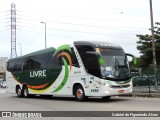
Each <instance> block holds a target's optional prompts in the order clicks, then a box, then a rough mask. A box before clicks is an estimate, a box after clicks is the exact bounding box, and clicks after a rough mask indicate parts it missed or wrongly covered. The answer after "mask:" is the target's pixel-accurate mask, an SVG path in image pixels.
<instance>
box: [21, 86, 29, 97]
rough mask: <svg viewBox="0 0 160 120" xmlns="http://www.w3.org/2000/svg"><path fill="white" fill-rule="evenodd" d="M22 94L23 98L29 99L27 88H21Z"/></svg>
mask: <svg viewBox="0 0 160 120" xmlns="http://www.w3.org/2000/svg"><path fill="white" fill-rule="evenodd" d="M22 94H23V96H24V97H29V91H28V87H27V86H24V87H23V90H22Z"/></svg>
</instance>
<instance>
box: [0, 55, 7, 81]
mask: <svg viewBox="0 0 160 120" xmlns="http://www.w3.org/2000/svg"><path fill="white" fill-rule="evenodd" d="M7 60H8V58H7V57H0V79H2V78H3V77H4V75H5V72H6V62H7Z"/></svg>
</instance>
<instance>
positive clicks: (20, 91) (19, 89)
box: [16, 86, 22, 97]
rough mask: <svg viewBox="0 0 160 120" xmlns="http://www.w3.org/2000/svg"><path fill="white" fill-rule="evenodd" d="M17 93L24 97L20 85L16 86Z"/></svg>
mask: <svg viewBox="0 0 160 120" xmlns="http://www.w3.org/2000/svg"><path fill="white" fill-rule="evenodd" d="M16 93H17V96H18V97H22V90H21V88H20V86H17V87H16Z"/></svg>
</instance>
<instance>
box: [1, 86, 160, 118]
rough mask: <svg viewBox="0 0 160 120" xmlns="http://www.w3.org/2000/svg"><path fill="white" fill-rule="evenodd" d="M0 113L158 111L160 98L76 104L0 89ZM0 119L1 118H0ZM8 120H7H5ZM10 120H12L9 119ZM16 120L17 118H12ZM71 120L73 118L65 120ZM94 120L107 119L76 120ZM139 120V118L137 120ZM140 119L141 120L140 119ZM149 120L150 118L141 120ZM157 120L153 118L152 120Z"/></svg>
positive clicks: (112, 99) (69, 100) (70, 98)
mask: <svg viewBox="0 0 160 120" xmlns="http://www.w3.org/2000/svg"><path fill="white" fill-rule="evenodd" d="M0 111H160V98H146V97H112V98H111V99H110V100H109V101H107V102H106V101H103V100H102V99H100V98H89V99H88V100H87V101H86V102H77V101H76V100H75V98H73V97H52V98H41V97H33V98H18V97H17V96H16V94H9V93H5V89H0ZM0 119H1V118H0ZM7 119H8V118H7ZM10 119H11V120H12V119H13V118H10ZM14 119H15V120H17V118H14ZM42 119H45V120H61V119H64V118H59V117H58V118H42ZM65 119H67V120H72V119H74V120H75V118H73V117H72V118H69V117H67V118H65ZM81 119H82V120H88V119H89V120H90V119H92V120H94V119H95V120H96V119H102V120H103V119H104V120H106V119H109V118H108V117H107V118H91V117H90V118H86V117H82V118H80V117H78V118H76V120H81ZM110 119H111V120H121V119H125V120H126V119H127V120H130V119H131V120H133V119H134V118H122V117H121V118H115V117H111V118H110ZM138 119H140V118H138ZM141 119H142V118H141ZM143 119H144V120H151V119H152V118H143ZM156 119H157V120H158V119H159V118H153V120H156Z"/></svg>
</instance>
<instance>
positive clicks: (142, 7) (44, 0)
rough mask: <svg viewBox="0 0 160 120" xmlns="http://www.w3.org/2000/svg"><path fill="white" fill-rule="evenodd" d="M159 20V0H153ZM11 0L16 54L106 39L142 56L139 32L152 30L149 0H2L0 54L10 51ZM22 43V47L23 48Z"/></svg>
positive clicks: (146, 32)
mask: <svg viewBox="0 0 160 120" xmlns="http://www.w3.org/2000/svg"><path fill="white" fill-rule="evenodd" d="M152 2H153V17H154V22H160V8H159V5H160V0H152ZM11 3H14V4H15V5H16V25H17V26H16V44H17V48H16V51H17V56H20V55H21V51H22V55H25V54H28V53H31V52H34V51H37V50H41V49H44V48H45V25H44V24H42V23H41V22H46V39H47V47H55V48H57V47H58V46H60V45H63V44H72V43H73V41H77V40H87V41H92V40H94V41H106V42H109V43H114V44H117V45H120V46H121V47H122V48H123V49H124V50H125V52H126V53H131V54H134V55H135V56H137V57H138V56H140V54H139V51H138V50H137V48H136V47H137V43H136V42H137V41H138V38H137V37H136V35H137V34H150V33H151V32H150V31H149V28H150V26H151V25H150V8H149V0H0V57H8V58H10V54H11V26H10V24H11V22H10V21H11V20H10V17H11V15H10V14H11V12H10V9H11ZM20 46H21V50H20Z"/></svg>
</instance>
